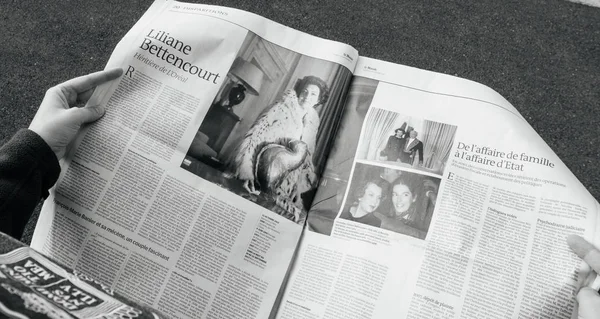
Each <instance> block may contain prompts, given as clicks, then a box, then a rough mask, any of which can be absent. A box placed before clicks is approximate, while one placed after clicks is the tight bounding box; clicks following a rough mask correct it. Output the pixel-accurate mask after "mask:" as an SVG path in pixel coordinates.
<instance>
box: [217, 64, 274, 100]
mask: <svg viewBox="0 0 600 319" xmlns="http://www.w3.org/2000/svg"><path fill="white" fill-rule="evenodd" d="M227 76H228V77H229V78H230V79H231V81H232V83H231V85H230V86H229V92H228V93H227V94H226V95H225V96H226V97H227V100H225V101H223V99H222V100H221V101H219V104H221V106H223V107H225V108H227V109H228V110H230V111H231V110H232V108H233V107H234V106H236V105H238V104H240V103H242V101H243V100H244V99H245V98H246V91H247V92H248V93H250V94H252V95H256V96H258V95H259V93H258V92H260V88H261V86H262V82H263V76H264V73H263V72H262V71H261V70H260V69H259V68H258V67H257V66H256V65H254V64H252V63H250V62H248V61H246V60H244V59H242V58H239V57H238V58H236V59H235V61H233V65H232V66H231V69H230V70H229V73H228V74H227Z"/></svg>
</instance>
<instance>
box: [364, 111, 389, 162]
mask: <svg viewBox="0 0 600 319" xmlns="http://www.w3.org/2000/svg"><path fill="white" fill-rule="evenodd" d="M398 116H399V115H398V114H396V113H394V112H390V111H386V110H382V109H376V108H373V110H372V112H371V114H370V115H369V117H368V118H367V121H366V124H365V133H364V136H363V137H362V139H363V142H362V144H363V145H364V146H363V147H361V150H362V151H363V152H366V154H364V153H363V154H359V156H360V157H362V158H366V159H368V160H377V159H378V156H379V151H380V150H381V149H382V148H383V147H385V144H386V143H387V140H388V138H389V137H390V135H389V134H388V132H390V131H391V130H393V128H394V125H395V124H396V120H397V119H398ZM361 155H362V156H361Z"/></svg>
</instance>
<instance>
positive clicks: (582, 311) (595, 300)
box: [577, 288, 600, 319]
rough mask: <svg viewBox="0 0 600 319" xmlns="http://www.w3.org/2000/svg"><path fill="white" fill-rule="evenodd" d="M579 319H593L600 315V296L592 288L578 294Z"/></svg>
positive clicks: (584, 289) (583, 289)
mask: <svg viewBox="0 0 600 319" xmlns="http://www.w3.org/2000/svg"><path fill="white" fill-rule="evenodd" d="M577 303H578V304H579V318H583V319H588V318H589V319H593V318H597V315H598V314H600V295H598V292H597V291H594V290H593V289H591V288H582V289H581V290H580V291H579V293H578V294H577Z"/></svg>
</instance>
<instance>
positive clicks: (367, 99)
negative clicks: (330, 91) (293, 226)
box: [307, 76, 379, 235]
mask: <svg viewBox="0 0 600 319" xmlns="http://www.w3.org/2000/svg"><path fill="white" fill-rule="evenodd" d="M378 84H379V82H378V81H376V80H373V79H368V78H365V77H358V76H355V77H354V78H353V79H352V83H351V84H350V89H349V90H348V94H347V96H348V98H347V99H346V106H345V107H344V114H343V117H342V121H341V122H340V126H339V129H338V133H337V137H336V140H335V142H334V143H333V146H332V149H331V152H330V153H329V159H328V160H327V165H326V166H325V171H324V172H323V176H322V177H321V181H320V183H319V191H318V192H317V194H316V195H315V198H314V201H313V204H312V206H311V208H310V212H309V214H308V220H307V227H308V229H309V230H311V231H314V232H317V233H320V234H323V235H331V229H332V227H333V222H334V220H335V218H336V217H337V214H338V212H339V211H340V209H341V207H342V201H343V199H344V194H345V193H346V187H348V180H349V179H350V172H351V171H352V164H353V163H354V157H355V155H356V148H357V147H358V141H359V139H360V131H361V127H362V126H363V122H364V120H365V117H366V115H367V111H368V110H369V107H370V105H371V102H372V101H373V96H374V95H375V90H376V89H377V85H378Z"/></svg>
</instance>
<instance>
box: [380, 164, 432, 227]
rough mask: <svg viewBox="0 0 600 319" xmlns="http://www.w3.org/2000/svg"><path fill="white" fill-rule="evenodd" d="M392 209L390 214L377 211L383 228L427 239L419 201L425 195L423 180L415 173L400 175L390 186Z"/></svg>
mask: <svg viewBox="0 0 600 319" xmlns="http://www.w3.org/2000/svg"><path fill="white" fill-rule="evenodd" d="M389 195H390V199H391V209H390V211H389V212H388V214H385V213H376V214H375V216H376V217H377V218H378V219H380V220H381V228H383V229H387V230H391V231H394V232H396V233H401V234H405V235H408V236H412V237H416V238H420V239H425V236H426V235H427V231H425V230H424V229H423V228H424V227H423V214H424V212H422V211H420V210H421V209H420V207H419V206H420V205H419V201H420V200H421V199H422V198H423V197H424V196H425V194H424V190H423V180H422V179H421V178H420V177H419V176H418V175H414V174H402V175H400V176H399V177H398V178H397V179H396V180H395V181H394V182H393V183H392V185H391V187H390V194H389Z"/></svg>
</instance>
